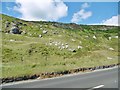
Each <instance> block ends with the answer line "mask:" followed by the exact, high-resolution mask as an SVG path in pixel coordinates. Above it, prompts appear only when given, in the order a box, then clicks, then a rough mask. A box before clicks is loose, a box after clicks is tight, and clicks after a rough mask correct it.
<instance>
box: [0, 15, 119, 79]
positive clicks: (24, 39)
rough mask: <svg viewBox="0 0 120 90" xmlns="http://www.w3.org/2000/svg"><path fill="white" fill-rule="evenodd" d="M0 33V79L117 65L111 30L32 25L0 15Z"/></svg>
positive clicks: (114, 34)
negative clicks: (0, 16)
mask: <svg viewBox="0 0 120 90" xmlns="http://www.w3.org/2000/svg"><path fill="white" fill-rule="evenodd" d="M14 27H15V28H14ZM13 28H14V29H13ZM0 33H2V40H1V38H0V41H2V71H3V72H2V77H12V76H15V77H17V76H23V75H29V74H39V73H41V72H51V71H63V70H68V69H72V68H78V67H92V66H99V65H109V64H116V63H118V27H115V26H103V25H96V26H95V25H77V24H74V23H70V24H64V23H58V22H43V21H39V22H33V21H23V20H19V19H16V18H13V17H10V16H6V15H2V31H0Z"/></svg>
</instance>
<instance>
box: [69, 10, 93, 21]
mask: <svg viewBox="0 0 120 90" xmlns="http://www.w3.org/2000/svg"><path fill="white" fill-rule="evenodd" d="M90 16H92V12H91V11H85V10H84V9H81V10H80V11H79V12H77V13H74V15H73V17H72V20H71V22H74V23H78V22H79V21H82V20H85V19H87V18H89V17H90Z"/></svg>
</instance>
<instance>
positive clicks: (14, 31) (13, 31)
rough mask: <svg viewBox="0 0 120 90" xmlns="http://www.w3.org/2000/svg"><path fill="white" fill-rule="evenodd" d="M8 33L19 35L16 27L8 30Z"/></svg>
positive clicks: (19, 32)
mask: <svg viewBox="0 0 120 90" xmlns="http://www.w3.org/2000/svg"><path fill="white" fill-rule="evenodd" d="M10 33H12V34H21V31H20V30H19V28H17V27H12V28H11V30H10Z"/></svg>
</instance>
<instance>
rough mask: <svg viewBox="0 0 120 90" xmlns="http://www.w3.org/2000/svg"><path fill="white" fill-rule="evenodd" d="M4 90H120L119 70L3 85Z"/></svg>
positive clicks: (113, 69)
mask: <svg viewBox="0 0 120 90" xmlns="http://www.w3.org/2000/svg"><path fill="white" fill-rule="evenodd" d="M2 88H88V90H93V89H96V88H118V68H111V69H106V70H98V71H93V72H88V73H82V74H81V73H78V74H73V75H66V76H62V77H57V78H52V79H45V80H31V81H25V82H23V81H21V82H17V83H10V84H5V85H2Z"/></svg>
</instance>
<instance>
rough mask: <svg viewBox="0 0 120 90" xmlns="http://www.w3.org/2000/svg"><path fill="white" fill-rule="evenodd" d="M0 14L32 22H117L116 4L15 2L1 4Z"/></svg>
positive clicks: (109, 23)
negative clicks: (0, 12)
mask: <svg viewBox="0 0 120 90" xmlns="http://www.w3.org/2000/svg"><path fill="white" fill-rule="evenodd" d="M49 1H52V0H49ZM18 3H19V5H18ZM38 3H39V4H38ZM43 3H44V4H46V5H43ZM2 13H3V14H7V15H10V16H13V17H17V18H21V19H24V20H32V21H33V20H34V21H39V20H46V21H57V22H64V23H77V24H106V25H116V24H117V22H118V20H117V19H118V3H117V2H60V3H52V4H51V2H48V3H46V2H42V3H41V2H37V1H36V3H35V2H34V4H33V5H32V2H31V3H28V2H23V0H17V1H16V2H2Z"/></svg>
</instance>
